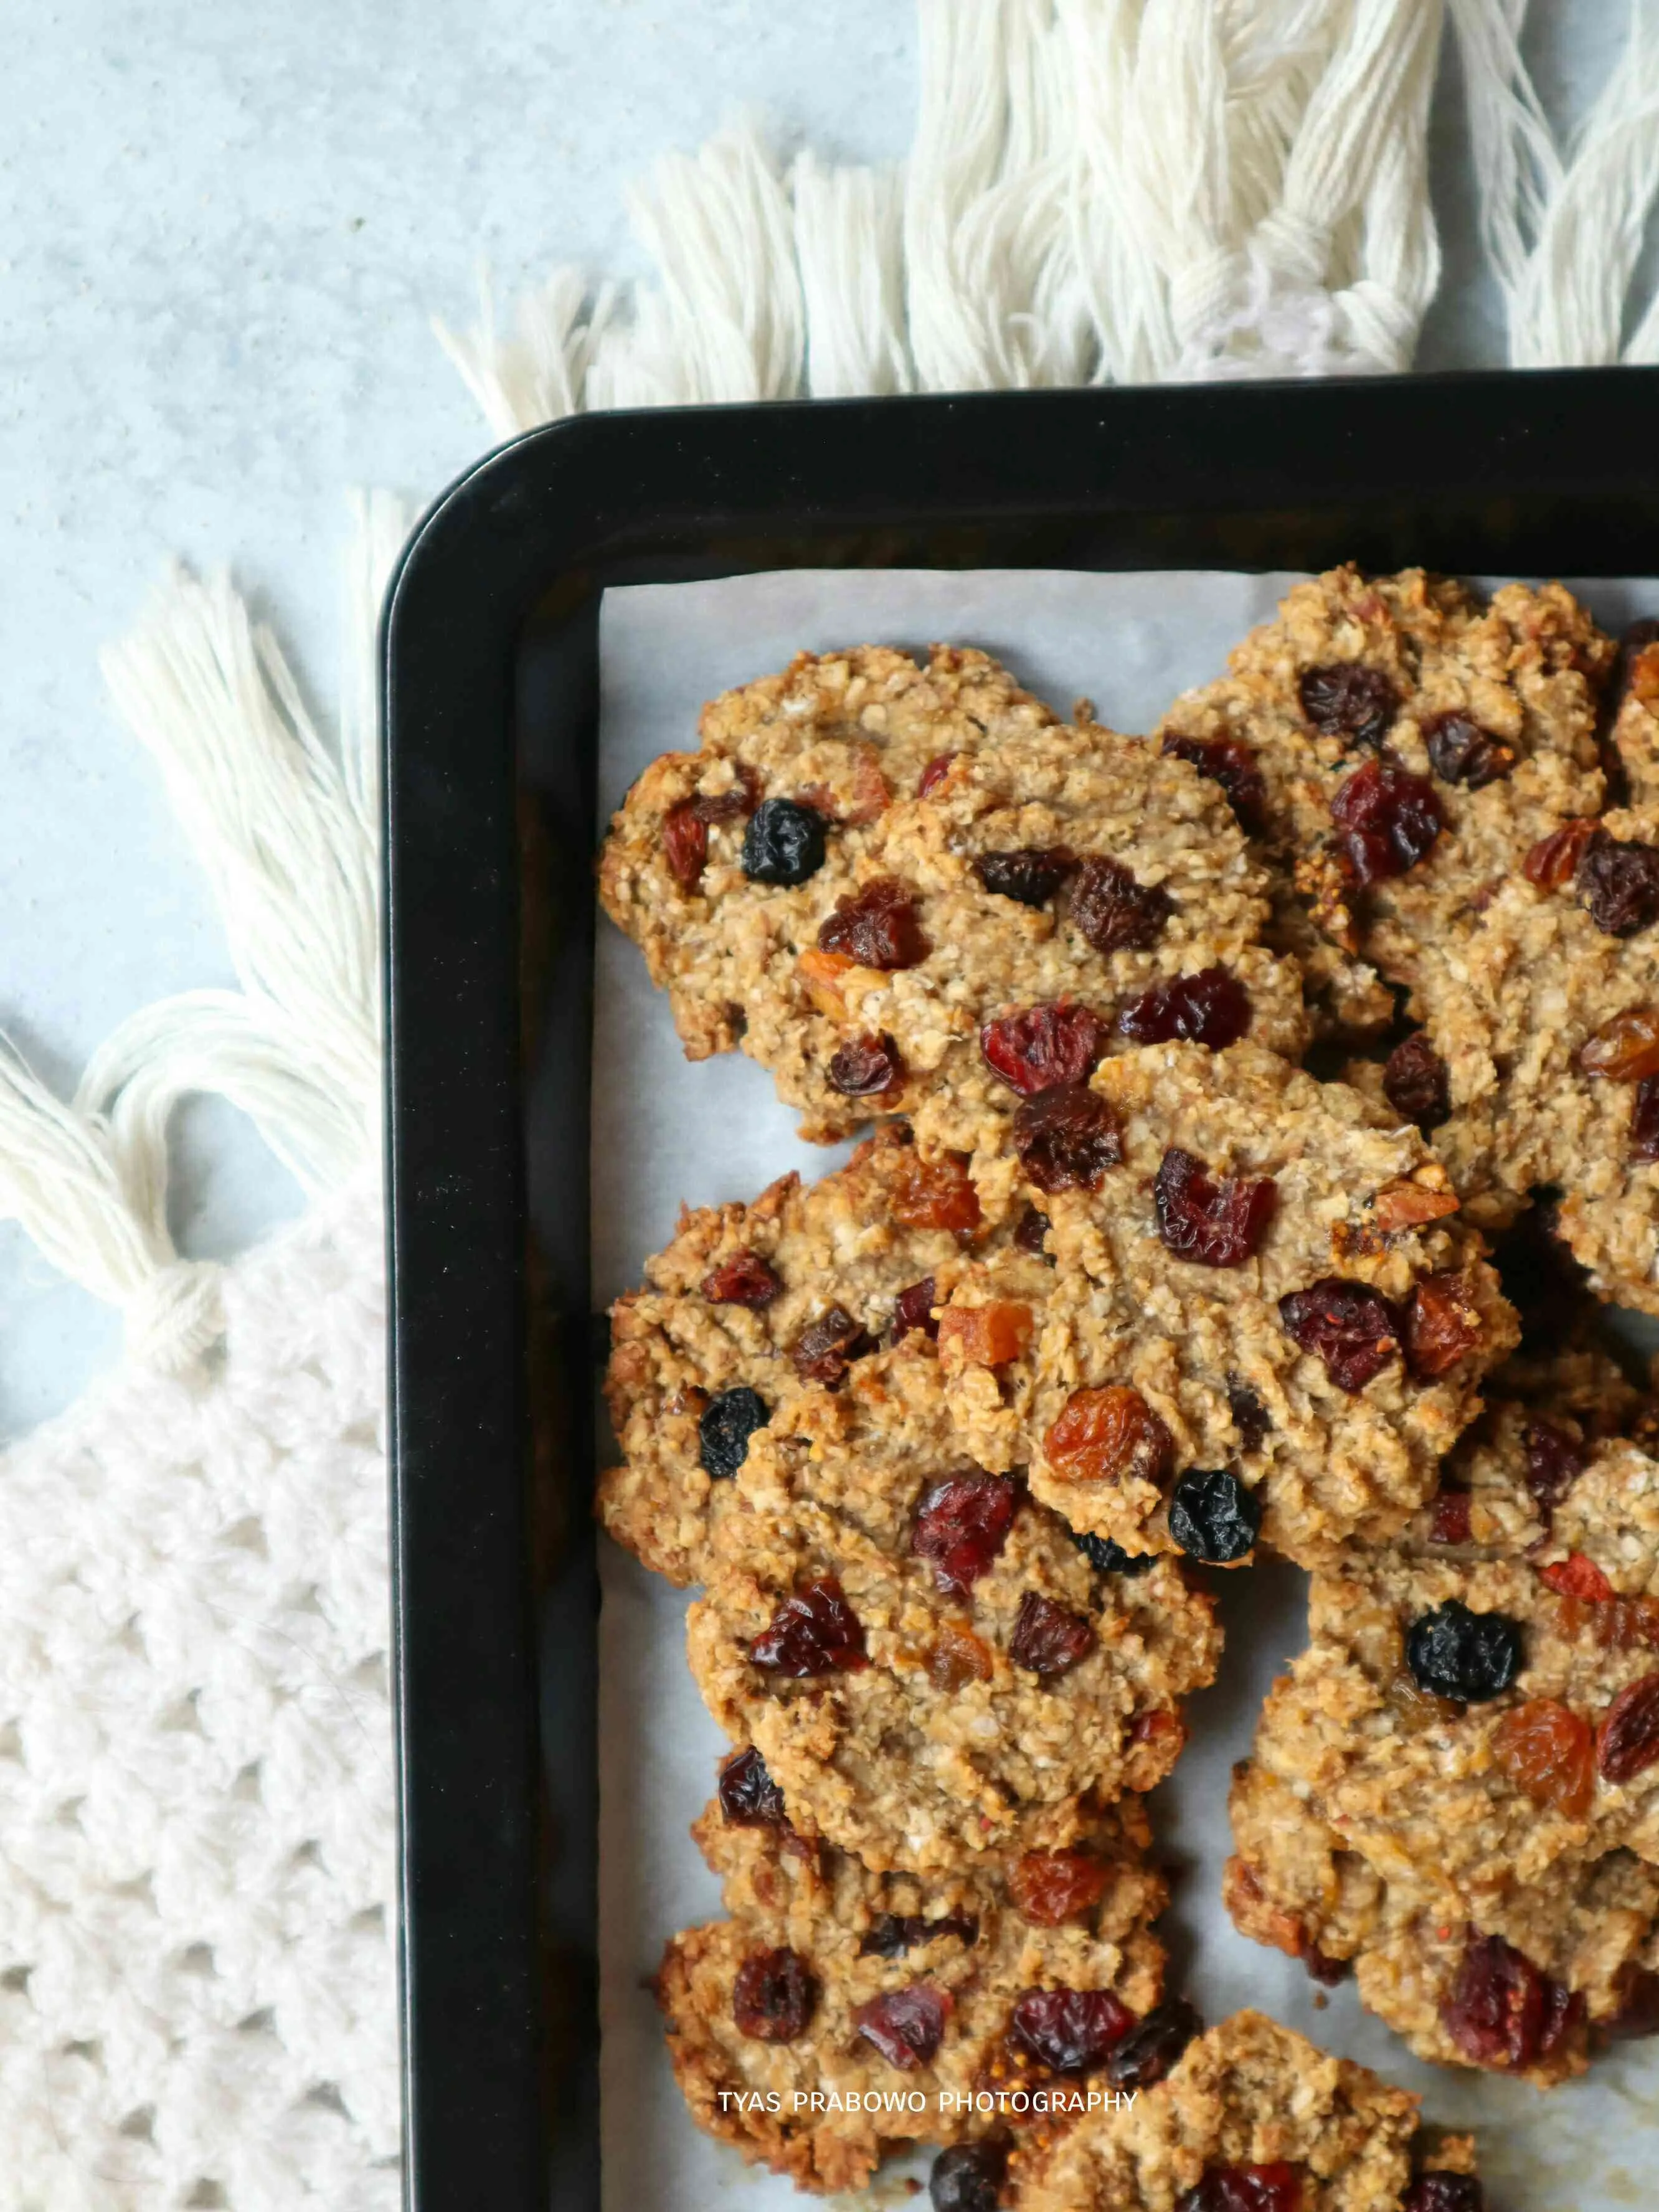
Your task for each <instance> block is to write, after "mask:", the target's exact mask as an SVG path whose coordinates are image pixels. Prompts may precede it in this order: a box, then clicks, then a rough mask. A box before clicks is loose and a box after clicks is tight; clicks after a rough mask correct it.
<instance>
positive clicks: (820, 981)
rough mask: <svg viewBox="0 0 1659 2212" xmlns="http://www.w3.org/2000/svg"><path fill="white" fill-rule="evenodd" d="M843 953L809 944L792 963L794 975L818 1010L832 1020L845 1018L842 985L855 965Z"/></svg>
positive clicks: (853, 961)
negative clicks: (822, 949)
mask: <svg viewBox="0 0 1659 2212" xmlns="http://www.w3.org/2000/svg"><path fill="white" fill-rule="evenodd" d="M858 964H859V963H858V962H857V961H856V960H853V959H849V958H848V956H847V954H846V953H844V952H823V951H819V949H818V947H817V945H808V946H807V948H806V950H805V952H803V953H802V954H801V956H800V957H799V960H797V961H796V963H795V978H796V981H798V982H799V985H800V987H801V988H802V989H803V990H804V991H805V994H806V995H807V997H808V998H809V999H810V1000H811V1001H812V1004H813V1005H814V1006H816V1007H817V1010H818V1012H820V1013H821V1014H823V1015H824V1016H825V1017H826V1018H827V1019H829V1021H832V1022H844V1021H845V1020H846V1018H847V1000H846V996H845V994H844V992H843V990H842V986H843V985H844V983H845V982H846V981H847V978H848V976H849V975H852V974H853V972H854V969H856V968H857V966H858Z"/></svg>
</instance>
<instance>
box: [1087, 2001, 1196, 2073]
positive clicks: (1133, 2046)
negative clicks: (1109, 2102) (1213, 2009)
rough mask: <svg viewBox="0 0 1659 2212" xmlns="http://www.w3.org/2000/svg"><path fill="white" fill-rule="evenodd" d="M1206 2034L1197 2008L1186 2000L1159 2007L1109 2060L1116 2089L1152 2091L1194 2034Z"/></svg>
mask: <svg viewBox="0 0 1659 2212" xmlns="http://www.w3.org/2000/svg"><path fill="white" fill-rule="evenodd" d="M1203 2032H1204V2023H1203V2021H1201V2020H1200V2018H1199V2016H1198V2012H1197V2008H1195V2007H1194V2006H1193V2005H1189V2004H1188V2002H1187V2000H1186V1999H1185V1997H1171V1998H1170V2000H1169V2001H1168V2002H1167V2003H1164V2004H1161V2005H1156V2006H1154V2007H1153V2008H1152V2011H1151V2012H1149V2013H1148V2014H1147V2015H1146V2018H1145V2019H1144V2020H1143V2021H1139V2022H1138V2023H1137V2025H1136V2026H1135V2027H1132V2028H1131V2029H1130V2030H1129V2033H1127V2035H1126V2036H1125V2037H1124V2039H1123V2040H1122V2042H1121V2043H1120V2044H1119V2045H1117V2046H1116V2048H1115V2050H1114V2051H1112V2053H1111V2055H1110V2057H1109V2058H1108V2059H1107V2061H1106V2080H1107V2083H1108V2085H1109V2087H1112V2088H1114V2089H1150V2088H1151V2087H1152V2084H1153V2082H1154V2081H1162V2080H1163V2079H1164V2075H1166V2074H1167V2073H1168V2072H1169V2070H1170V2068H1171V2067H1172V2066H1173V2065H1174V2064H1175V2063H1176V2059H1177V2058H1179V2057H1180V2056H1181V2054H1182V2051H1184V2050H1185V2049H1186V2048H1187V2045H1188V2044H1189V2043H1190V2042H1191V2041H1192V2039H1193V2038H1194V2036H1195V2035H1201V2034H1202V2033H1203Z"/></svg>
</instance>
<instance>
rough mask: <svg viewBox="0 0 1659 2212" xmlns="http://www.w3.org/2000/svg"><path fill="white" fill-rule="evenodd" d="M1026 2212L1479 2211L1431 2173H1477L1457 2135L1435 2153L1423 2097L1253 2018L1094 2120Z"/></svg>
mask: <svg viewBox="0 0 1659 2212" xmlns="http://www.w3.org/2000/svg"><path fill="white" fill-rule="evenodd" d="M1015 2165H1016V2171H1017V2172H1018V2173H1019V2175H1020V2179H1021V2187H1020V2190H1019V2194H1018V2203H1019V2205H1020V2212H1170V2208H1171V2207H1173V2208H1175V2212H1233V2208H1235V2207H1242V2206H1243V2205H1246V2204H1248V2205H1249V2206H1251V2207H1252V2208H1254V2209H1255V2212H1431V2208H1433V2207H1435V2206H1436V2205H1437V2204H1439V2203H1447V2204H1449V2205H1453V2206H1455V2207H1456V2208H1458V2212H1479V2208H1480V2205H1481V2204H1482V2203H1483V2199H1482V2197H1481V2195H1480V2188H1479V2185H1478V2184H1477V2185H1474V2188H1473V2189H1472V2190H1468V2189H1466V2190H1464V2191H1462V2192H1460V2193H1459V2194H1458V2195H1457V2196H1456V2197H1451V2198H1446V2197H1441V2196H1439V2195H1437V2193H1432V2192H1425V2191H1424V2189H1423V2186H1422V2183H1423V2177H1424V2176H1425V2174H1429V2173H1438V2174H1442V2175H1446V2176H1449V2175H1451V2174H1454V2173H1456V2174H1462V2175H1468V2176H1470V2177H1471V2178H1472V2177H1473V2173H1474V2150H1473V2146H1472V2145H1471V2144H1470V2142H1468V2140H1467V2138H1462V2137H1452V2138H1449V2139H1447V2140H1446V2141H1444V2142H1441V2143H1439V2144H1438V2145H1432V2144H1431V2143H1430V2142H1429V2141H1428V2140H1427V2139H1426V2138H1425V2137H1424V2136H1421V2135H1420V2134H1419V2128H1418V2100H1417V2099H1416V2098H1415V2097H1413V2096H1411V2095H1410V2094H1408V2093H1407V2092H1406V2091H1405V2090H1403V2089H1395V2088H1391V2087H1389V2084H1388V2083H1387V2082H1385V2081H1383V2080H1381V2079H1380V2078H1379V2077H1378V2076H1377V2075H1375V2074H1372V2073H1370V2072H1369V2071H1368V2070H1367V2069H1365V2068H1364V2067H1363V2066H1356V2065H1353V2064H1352V2063H1350V2062H1349V2061H1348V2060H1346V2059H1341V2058H1333V2057H1329V2056H1328V2054H1327V2053H1326V2052H1324V2051H1321V2050H1319V2049H1318V2048H1317V2047H1316V2045H1313V2044H1311V2043H1309V2042H1308V2041H1307V2040H1306V2039H1304V2037H1302V2036H1299V2035H1295V2034H1292V2033H1291V2031H1290V2030H1289V2029H1288V2028H1284V2027H1279V2025H1278V2024H1277V2022H1275V2021H1271V2020H1269V2019H1267V2017H1266V2015H1263V2014H1261V2013H1258V2012H1241V2013H1235V2014H1234V2015H1232V2017H1231V2019H1229V2020H1225V2021H1222V2023H1221V2025H1220V2026H1219V2027H1213V2028H1212V2029H1210V2030H1209V2032H1208V2033H1206V2034H1204V2035H1200V2037H1198V2039H1196V2040H1195V2041H1194V2042H1193V2043H1190V2044H1189V2045H1188V2047H1187V2049H1186V2051H1185V2052H1184V2053H1183V2054H1182V2057H1181V2058H1180V2059H1179V2060H1178V2061H1177V2062H1176V2065H1175V2067H1174V2068H1173V2069H1172V2070H1171V2071H1170V2074H1169V2075H1167V2076H1166V2077H1165V2079H1164V2080H1163V2081H1160V2082H1158V2084H1157V2085H1156V2086H1155V2087H1152V2088H1151V2089H1148V2090H1146V2092H1145V2093H1143V2094H1141V2095H1140V2096H1139V2097H1138V2098H1137V2099H1136V2100H1135V2101H1134V2103H1133V2106H1131V2107H1130V2108H1129V2109H1128V2110H1127V2111H1121V2110H1119V2111H1113V2110H1110V2109H1103V2110H1100V2111H1098V2112H1091V2113H1090V2114H1089V2116H1088V2117H1087V2118H1085V2119H1084V2120H1082V2121H1080V2122H1079V2124H1078V2125H1077V2126H1076V2127H1073V2128H1071V2129H1068V2130H1066V2133H1065V2134H1064V2135H1062V2136H1060V2138H1059V2139H1058V2141H1057V2142H1055V2143H1054V2145H1053V2146H1052V2147H1050V2148H1048V2149H1046V2150H1045V2151H1043V2152H1042V2153H1040V2154H1038V2155H1037V2156H1036V2158H1035V2159H1033V2160H1029V2161H1028V2160H1025V2159H1024V2158H1022V2157H1021V2156H1020V2154H1018V2152H1017V2153H1016V2157H1015Z"/></svg>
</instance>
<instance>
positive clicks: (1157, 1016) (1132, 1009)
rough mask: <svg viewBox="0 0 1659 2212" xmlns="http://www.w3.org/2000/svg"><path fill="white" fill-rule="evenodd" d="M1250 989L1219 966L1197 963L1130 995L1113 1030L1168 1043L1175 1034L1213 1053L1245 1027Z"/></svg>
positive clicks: (1145, 1040) (1144, 1040)
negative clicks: (1192, 968) (1183, 972)
mask: <svg viewBox="0 0 1659 2212" xmlns="http://www.w3.org/2000/svg"><path fill="white" fill-rule="evenodd" d="M1251 1011H1252V1009H1251V1006H1250V994H1249V992H1248V991H1247V990H1246V989H1245V988H1244V986H1243V984H1242V983H1241V982H1240V981H1239V980H1238V978H1237V976H1236V975H1229V974H1228V973H1227V971H1226V969H1225V968H1200V969H1199V971H1198V973H1197V974H1196V975H1177V976H1176V977H1175V978H1174V979H1173V981H1170V982H1168V983H1156V984H1154V985H1153V987H1152V989H1151V990H1150V991H1143V992H1142V993H1141V994H1140V996H1139V998H1138V999H1131V1000H1130V1001H1129V1003H1128V1004H1127V1006H1125V1007H1123V1008H1122V1009H1121V1012H1120V1013H1119V1015H1118V1018H1117V1026H1118V1033H1119V1035H1120V1036H1126V1037H1133V1039H1134V1041H1135V1042H1136V1043H1137V1044H1168V1043H1169V1042H1170V1040H1171V1039H1172V1038H1176V1037H1180V1038H1182V1039H1184V1040H1185V1041H1186V1042H1188V1043H1191V1044H1206V1045H1208V1046H1209V1048H1210V1049H1211V1051H1212V1052H1219V1051H1221V1050H1222V1048H1224V1047H1225V1046H1226V1045H1230V1044H1237V1042H1238V1040H1239V1039H1240V1037H1242V1036H1243V1035H1244V1034H1245V1032H1246V1031H1247V1030H1249V1026H1250V1014H1251Z"/></svg>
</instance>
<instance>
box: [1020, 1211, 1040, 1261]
mask: <svg viewBox="0 0 1659 2212" xmlns="http://www.w3.org/2000/svg"><path fill="white" fill-rule="evenodd" d="M1047 1235H1048V1215H1047V1214H1046V1213H1039V1212H1037V1210H1036V1206H1027V1207H1026V1209H1025V1211H1024V1213H1022V1214H1021V1215H1020V1217H1019V1219H1018V1222H1017V1223H1016V1224H1015V1225H1014V1243H1015V1244H1016V1245H1017V1246H1018V1249H1019V1250H1020V1251H1022V1252H1041V1253H1042V1254H1043V1257H1044V1258H1045V1259H1046V1258H1047V1257H1048V1255H1047V1253H1046V1252H1044V1251H1043V1243H1042V1240H1043V1238H1044V1237H1046V1236H1047Z"/></svg>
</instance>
